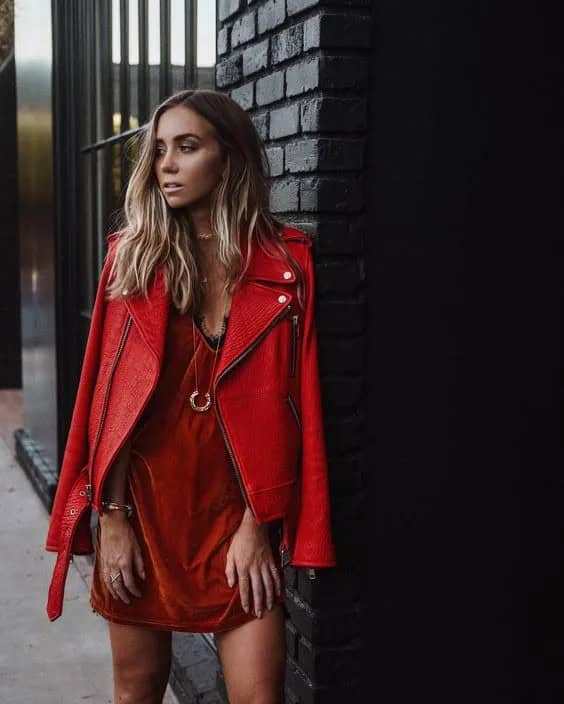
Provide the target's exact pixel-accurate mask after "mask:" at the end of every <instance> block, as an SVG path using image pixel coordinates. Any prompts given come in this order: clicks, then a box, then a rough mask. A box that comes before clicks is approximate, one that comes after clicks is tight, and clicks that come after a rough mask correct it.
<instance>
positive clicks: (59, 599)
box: [46, 468, 90, 621]
mask: <svg viewBox="0 0 564 704" xmlns="http://www.w3.org/2000/svg"><path fill="white" fill-rule="evenodd" d="M87 482H88V471H87V468H84V469H83V470H82V471H81V472H80V474H79V475H78V477H77V479H76V481H75V483H74V484H73V486H72V489H71V491H70V493H69V496H68V499H67V503H66V506H65V512H64V514H63V516H62V519H61V550H60V551H59V552H58V554H57V560H56V562H55V567H54V568H53V575H52V577H51V584H50V585H49V594H48V597H47V607H46V610H47V616H48V617H49V620H50V621H54V620H55V619H57V618H59V616H60V615H61V613H62V611H63V597H64V591H65V582H66V579H67V573H68V571H69V564H70V562H71V560H72V542H73V539H74V534H75V532H76V529H77V527H78V524H79V522H80V519H81V518H82V516H83V514H84V512H85V511H86V510H87V509H88V508H89V507H90V504H89V502H88V496H87V493H86V485H87Z"/></svg>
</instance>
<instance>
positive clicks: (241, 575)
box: [237, 569, 249, 614]
mask: <svg viewBox="0 0 564 704" xmlns="http://www.w3.org/2000/svg"><path fill="white" fill-rule="evenodd" d="M237 575H238V579H239V593H240V595H241V605H242V607H243V610H244V611H245V613H247V614H248V613H249V575H248V574H247V573H246V572H242V571H239V569H237Z"/></svg>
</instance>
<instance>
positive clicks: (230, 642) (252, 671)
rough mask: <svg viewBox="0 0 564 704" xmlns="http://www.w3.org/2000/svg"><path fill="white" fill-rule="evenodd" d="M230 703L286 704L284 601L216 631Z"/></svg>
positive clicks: (216, 640)
mask: <svg viewBox="0 0 564 704" xmlns="http://www.w3.org/2000/svg"><path fill="white" fill-rule="evenodd" d="M214 636H215V642H216V644H217V649H218V651H219V657H220V660H221V666H222V668H223V675H224V677H225V686H226V689H227V695H228V697H229V704H284V676H285V665H286V635H285V628H284V605H283V604H277V605H276V606H274V607H273V609H272V611H269V610H268V609H266V610H265V611H264V614H263V617H262V618H255V619H253V620H252V621H248V622H247V623H244V624H243V625H242V626H237V627H235V628H230V629H229V630H227V631H219V632H218V633H215V634H214Z"/></svg>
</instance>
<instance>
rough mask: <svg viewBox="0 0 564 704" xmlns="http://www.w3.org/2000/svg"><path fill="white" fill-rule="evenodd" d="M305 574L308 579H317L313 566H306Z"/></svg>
mask: <svg viewBox="0 0 564 704" xmlns="http://www.w3.org/2000/svg"><path fill="white" fill-rule="evenodd" d="M307 576H308V577H309V578H310V579H317V575H316V574H315V568H313V567H308V569H307Z"/></svg>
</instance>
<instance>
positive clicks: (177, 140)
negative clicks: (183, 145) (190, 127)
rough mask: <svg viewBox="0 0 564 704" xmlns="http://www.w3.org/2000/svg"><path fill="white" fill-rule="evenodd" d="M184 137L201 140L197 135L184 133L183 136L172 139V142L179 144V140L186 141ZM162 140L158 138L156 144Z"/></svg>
mask: <svg viewBox="0 0 564 704" xmlns="http://www.w3.org/2000/svg"><path fill="white" fill-rule="evenodd" d="M186 137H194V138H195V139H199V140H201V137H199V136H198V135H197V134H194V133H193V132H185V133H184V134H177V135H176V136H175V137H173V138H172V141H173V142H179V141H180V140H181V139H186ZM163 141H164V140H163V139H161V138H160V137H157V142H163Z"/></svg>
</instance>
